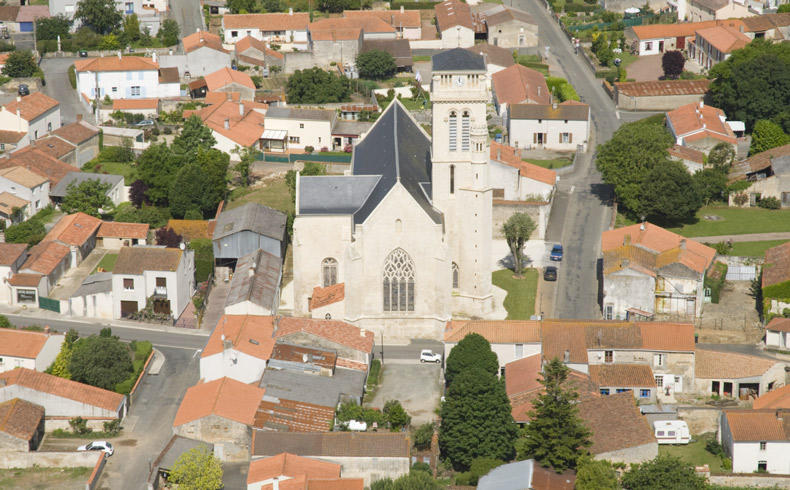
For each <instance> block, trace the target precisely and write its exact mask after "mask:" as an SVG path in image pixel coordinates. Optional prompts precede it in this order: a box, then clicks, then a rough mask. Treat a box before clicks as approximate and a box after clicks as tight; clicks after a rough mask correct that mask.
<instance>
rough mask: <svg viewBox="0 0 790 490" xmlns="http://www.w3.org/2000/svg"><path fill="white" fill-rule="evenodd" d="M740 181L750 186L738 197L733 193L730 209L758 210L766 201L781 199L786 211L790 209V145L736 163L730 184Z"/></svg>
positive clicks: (738, 194)
mask: <svg viewBox="0 0 790 490" xmlns="http://www.w3.org/2000/svg"><path fill="white" fill-rule="evenodd" d="M739 180H743V181H746V182H749V187H748V188H747V189H746V190H744V191H741V192H739V193H735V192H731V193H730V194H729V204H730V206H738V205H740V206H757V205H758V203H759V202H760V199H762V198H763V197H775V198H777V199H779V201H780V202H781V204H782V207H783V208H786V207H788V206H790V145H783V146H777V147H776V148H771V149H770V150H766V151H763V152H760V153H757V154H756V155H752V156H750V157H749V158H747V159H746V160H743V161H741V162H738V163H735V164H734V165H733V166H732V167H731V168H730V182H735V181H739ZM743 196H746V197H743ZM747 197H748V198H747Z"/></svg>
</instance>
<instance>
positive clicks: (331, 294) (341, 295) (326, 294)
mask: <svg viewBox="0 0 790 490" xmlns="http://www.w3.org/2000/svg"><path fill="white" fill-rule="evenodd" d="M345 297H346V285H345V283H342V282H341V283H339V284H333V285H332V286H329V287H325V288H319V287H315V288H313V296H312V297H311V299H310V309H311V310H315V309H316V308H322V307H324V306H328V305H331V304H334V303H337V302H338V301H343V300H344V299H345Z"/></svg>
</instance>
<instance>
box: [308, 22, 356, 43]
mask: <svg viewBox="0 0 790 490" xmlns="http://www.w3.org/2000/svg"><path fill="white" fill-rule="evenodd" d="M311 25H312V24H311ZM361 36H362V29H360V28H359V27H348V28H343V29H322V28H311V29H310V37H311V38H312V40H313V41H332V42H337V41H352V40H356V39H359V38H360V37H361Z"/></svg>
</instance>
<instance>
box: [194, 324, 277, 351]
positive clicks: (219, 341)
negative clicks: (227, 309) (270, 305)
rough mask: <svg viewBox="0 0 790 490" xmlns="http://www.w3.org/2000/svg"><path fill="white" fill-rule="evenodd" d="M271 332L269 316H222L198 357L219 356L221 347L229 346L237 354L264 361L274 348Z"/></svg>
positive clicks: (272, 326) (271, 326)
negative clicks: (237, 352)
mask: <svg viewBox="0 0 790 490" xmlns="http://www.w3.org/2000/svg"><path fill="white" fill-rule="evenodd" d="M273 330H274V325H273V323H272V317H270V316H254V315H222V318H220V319H219V322H218V323H217V326H216V327H214V331H213V332H211V337H209V339H208V342H207V343H206V347H205V348H204V349H203V354H201V356H200V357H209V356H213V355H215V354H221V353H222V350H223V348H224V347H223V346H224V345H226V344H230V345H232V346H233V348H234V349H235V350H237V351H239V352H243V353H244V354H247V355H249V356H252V357H255V358H257V359H262V360H264V361H266V360H268V359H269V357H270V356H271V354H272V348H273V347H274V338H272V333H273ZM223 338H224V339H225V340H224V341H223ZM228 347H229V346H228Z"/></svg>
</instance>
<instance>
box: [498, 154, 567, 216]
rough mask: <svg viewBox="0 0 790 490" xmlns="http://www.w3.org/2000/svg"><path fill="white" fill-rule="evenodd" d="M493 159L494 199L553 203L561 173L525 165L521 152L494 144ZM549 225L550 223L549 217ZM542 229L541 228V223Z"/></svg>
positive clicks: (529, 164) (530, 164)
mask: <svg viewBox="0 0 790 490" xmlns="http://www.w3.org/2000/svg"><path fill="white" fill-rule="evenodd" d="M490 157H491V159H490V163H489V165H490V167H491V168H490V172H491V187H493V188H494V199H501V200H504V201H538V202H546V203H550V202H551V199H552V196H553V195H554V187H555V185H556V184H557V181H558V180H559V179H558V178H557V172H555V171H554V170H551V169H548V168H544V167H540V166H538V165H534V164H532V163H529V162H527V161H524V160H523V159H522V158H521V149H520V148H514V147H512V146H508V145H505V144H502V143H497V142H494V141H492V142H491V155H490ZM545 221H546V222H548V216H546V217H545ZM543 224H544V225H545V224H546V223H543ZM538 228H541V226H540V223H538ZM544 228H545V226H544Z"/></svg>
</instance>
